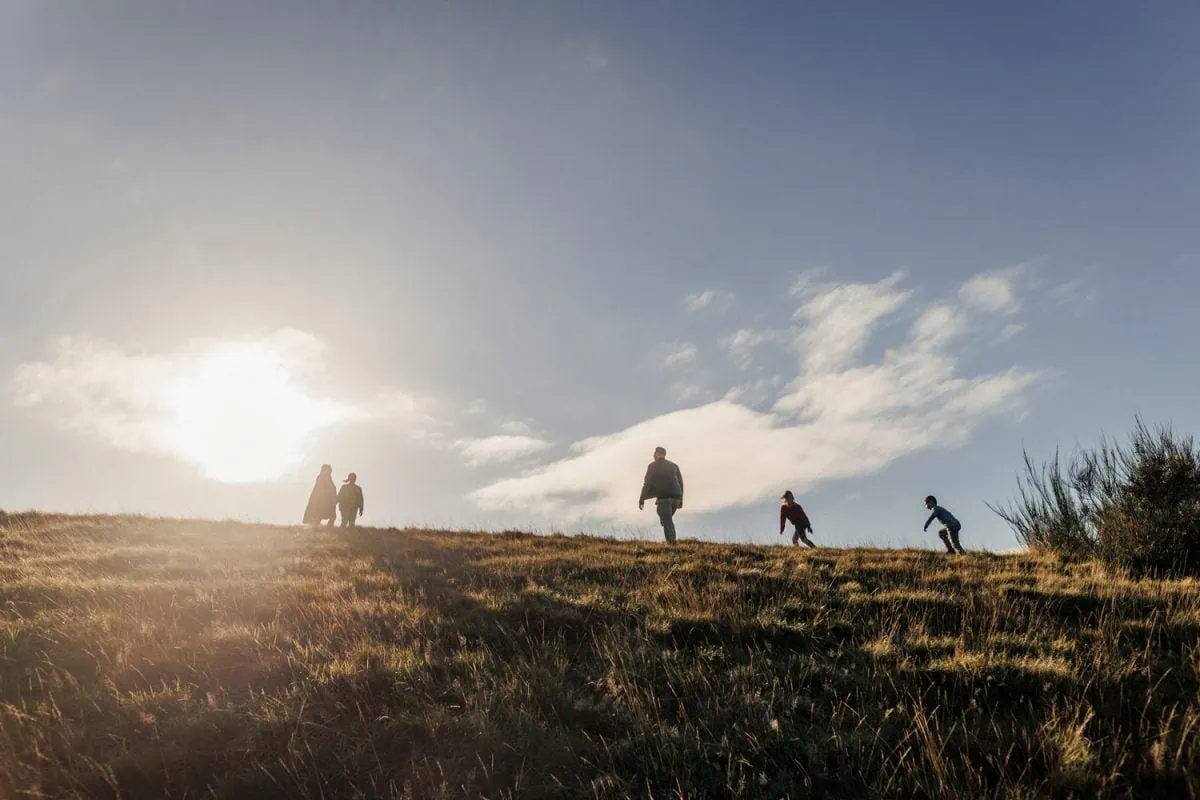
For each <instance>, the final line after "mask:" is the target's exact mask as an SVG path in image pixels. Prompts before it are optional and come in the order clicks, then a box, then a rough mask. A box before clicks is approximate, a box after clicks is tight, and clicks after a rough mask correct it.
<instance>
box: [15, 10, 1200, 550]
mask: <svg viewBox="0 0 1200 800" xmlns="http://www.w3.org/2000/svg"><path fill="white" fill-rule="evenodd" d="M1198 40H1200V5H1197V4H1196V3H1194V2H1190V1H1189V2H1171V1H1170V0H1164V1H1163V2H1156V3H1128V2H1120V3H1118V2H1105V0H1098V1H1093V2H1065V3H1056V4H1045V3H1033V2H1014V3H1005V4H992V5H990V6H983V5H979V4H963V3H923V2H912V3H891V2H840V3H834V2H796V3H776V2H756V1H755V0H745V1H744V2H738V3H727V2H700V1H699V0H688V1H687V2H685V1H684V0H640V1H639V2H632V1H631V2H618V1H617V0H614V1H613V2H605V3H595V2H572V1H571V0H545V2H542V1H541V0H523V1H522V2H519V3H466V2H461V3H460V2H437V3H433V2H428V3H426V2H414V3H398V2H347V3H338V4H331V3H307V2H257V3H241V2H229V1H226V0H214V1H212V2H204V3H184V2H178V1H175V2H171V1H164V2H159V1H155V2H150V1H149V0H147V1H146V2H118V1H116V0H113V1H112V2H90V1H88V2H85V1H84V0H79V1H78V2H67V1H65V0H63V1H57V2H41V1H40V0H0V108H2V109H3V113H2V114H0V181H2V184H0V185H2V186H3V191H2V192H0V316H2V318H3V320H4V325H3V327H0V392H2V394H0V434H2V441H3V448H2V449H0V507H3V508H6V509H9V510H12V509H27V508H38V509H45V510H55V511H64V512H128V513H145V514H151V515H168V516H201V517H212V518H233V519H245V520H262V521H267V522H277V523H282V524H291V523H295V522H298V520H299V518H300V516H301V514H302V512H303V509H304V505H305V502H306V500H307V497H308V492H309V490H310V488H311V486H312V483H313V480H314V478H315V477H316V475H317V472H318V470H319V468H320V465H321V464H322V463H325V462H328V463H331V464H332V465H333V467H334V471H335V473H337V477H338V478H339V479H340V478H341V477H343V475H344V473H346V472H349V471H351V470H353V471H355V472H357V473H358V475H359V482H360V484H361V485H362V486H363V488H364V493H365V499H366V504H365V511H366V514H365V516H364V519H363V520H362V522H363V523H364V524H375V525H395V526H405V525H435V526H448V527H466V528H474V529H488V530H503V529H508V528H519V529H525V530H537V531H541V532H547V533H549V532H564V533H573V532H589V533H599V534H604V535H617V536H643V537H648V538H654V537H658V536H660V535H661V534H660V533H659V532H658V531H657V528H656V522H657V520H656V519H655V516H654V512H653V510H652V508H647V509H646V510H645V511H641V512H639V510H638V508H637V495H638V491H639V489H640V483H641V479H642V475H643V472H644V470H645V467H646V464H647V462H648V461H649V460H650V457H651V453H652V451H653V449H654V447H655V446H656V445H660V444H661V445H663V446H665V447H666V448H667V449H668V454H669V457H670V458H671V459H672V460H674V461H676V462H677V463H678V464H679V465H680V467H681V469H682V472H683V476H684V479H685V484H686V497H685V504H684V508H683V510H681V511H680V512H679V515H678V517H677V520H676V523H677V527H678V529H679V531H680V535H681V536H683V537H697V538H702V539H709V540H725V541H738V542H756V543H779V542H780V541H781V540H780V539H779V538H778V536H777V530H778V511H777V508H778V498H779V495H780V494H781V493H782V491H783V490H785V489H792V490H793V491H795V492H796V494H797V495H798V497H799V500H800V502H801V503H802V504H803V505H804V506H805V508H806V509H807V510H808V512H809V515H810V517H811V518H812V521H813V523H814V528H815V531H816V535H815V537H814V538H815V540H816V541H817V542H818V543H820V544H823V545H833V546H849V545H880V546H917V547H931V546H933V545H934V544H937V542H936V539H935V537H934V536H933V534H932V532H930V533H925V532H923V531H922V525H923V524H924V521H925V517H926V512H925V511H924V505H923V499H924V497H925V495H927V494H930V493H932V494H936V495H937V496H938V498H939V500H941V501H942V503H943V505H945V506H946V507H948V508H949V509H950V510H951V511H952V512H954V513H955V515H956V516H958V518H959V519H960V520H961V521H962V523H963V542H964V544H965V545H966V546H967V547H968V548H971V547H976V548H979V547H983V548H988V549H991V550H1005V549H1009V548H1012V547H1014V546H1015V545H1016V542H1015V540H1014V539H1013V537H1012V535H1011V533H1010V532H1009V531H1008V530H1007V528H1006V527H1005V526H1004V524H1003V522H1002V521H1001V520H1000V519H999V518H997V517H996V516H995V515H994V514H993V513H992V512H991V511H989V509H988V506H987V504H988V503H997V502H1003V501H1005V500H1006V499H1007V498H1009V497H1010V496H1011V495H1012V494H1013V491H1014V490H1015V487H1016V476H1017V473H1018V471H1019V468H1020V467H1021V459H1022V453H1023V451H1025V450H1027V451H1028V452H1029V453H1030V454H1031V455H1032V456H1034V457H1035V458H1038V459H1042V458H1046V457H1050V456H1052V455H1053V454H1054V452H1055V449H1056V448H1063V449H1064V450H1065V451H1070V450H1072V449H1073V448H1075V447H1077V446H1080V445H1082V446H1086V445H1088V444H1089V443H1092V442H1095V441H1096V439H1097V438H1098V437H1099V436H1100V434H1101V433H1109V434H1114V435H1118V436H1119V435H1121V434H1123V433H1124V432H1125V431H1126V430H1128V429H1129V428H1130V427H1131V426H1132V423H1133V420H1134V417H1135V415H1136V414H1141V415H1142V416H1143V417H1144V418H1145V419H1146V421H1148V422H1151V423H1166V422H1171V423H1173V424H1174V425H1175V426H1176V427H1177V428H1179V429H1181V430H1185V431H1200V406H1197V404H1196V402H1195V398H1196V397H1197V396H1200V369H1198V368H1197V366H1196V360H1195V358H1194V356H1193V353H1192V350H1193V348H1194V343H1195V342H1196V341H1197V340H1198V339H1200V315H1197V313H1196V309H1197V307H1198V306H1197V301H1198V300H1200V225H1198V224H1197V220H1198V219H1200V213H1198V212H1200V48H1197V47H1196V46H1195V42H1196V41H1198Z"/></svg>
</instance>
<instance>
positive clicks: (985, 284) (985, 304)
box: [958, 267, 1024, 316]
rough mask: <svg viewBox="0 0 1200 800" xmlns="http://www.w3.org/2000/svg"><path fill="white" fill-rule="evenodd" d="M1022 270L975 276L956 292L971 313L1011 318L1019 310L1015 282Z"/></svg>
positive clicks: (1008, 270) (1014, 268)
mask: <svg viewBox="0 0 1200 800" xmlns="http://www.w3.org/2000/svg"><path fill="white" fill-rule="evenodd" d="M1023 271H1024V270H1023V269H1022V268H1021V267H1013V268H1011V269H1006V270H1000V271H998V272H986V273H984V274H982V275H976V276H975V277H974V278H972V279H971V280H969V281H967V282H966V283H964V284H963V285H962V287H961V288H960V289H959V290H958V296H959V298H960V299H961V300H962V302H963V305H965V306H967V308H969V309H971V310H973V311H981V312H984V313H988V314H1003V315H1006V316H1012V315H1013V314H1016V313H1017V312H1018V311H1020V310H1021V303H1020V301H1019V300H1017V292H1016V288H1015V285H1014V284H1015V282H1016V280H1017V278H1018V277H1019V276H1020V275H1021V274H1022V272H1023Z"/></svg>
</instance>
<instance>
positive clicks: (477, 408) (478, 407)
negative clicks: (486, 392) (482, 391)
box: [463, 397, 491, 417]
mask: <svg viewBox="0 0 1200 800" xmlns="http://www.w3.org/2000/svg"><path fill="white" fill-rule="evenodd" d="M490 407H491V406H489V405H488V401H487V400H484V399H483V398H482V397H477V398H476V399H474V400H472V401H471V402H470V403H467V407H466V408H465V409H463V413H464V414H466V415H467V416H469V417H478V416H479V415H481V414H486V413H487V412H488V409H489V408H490Z"/></svg>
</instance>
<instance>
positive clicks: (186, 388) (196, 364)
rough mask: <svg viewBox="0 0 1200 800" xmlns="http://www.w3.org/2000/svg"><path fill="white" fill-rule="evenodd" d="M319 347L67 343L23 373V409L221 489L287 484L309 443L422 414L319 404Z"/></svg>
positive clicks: (400, 401) (283, 341)
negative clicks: (147, 348)
mask: <svg viewBox="0 0 1200 800" xmlns="http://www.w3.org/2000/svg"><path fill="white" fill-rule="evenodd" d="M323 352H324V346H323V344H322V343H321V342H320V341H319V340H318V339H317V338H316V337H314V336H312V335H311V334H308V333H304V332H302V331H297V330H293V329H283V330H279V331H276V332H274V333H271V334H267V335H262V336H255V337H246V338H242V339H227V340H193V341H191V342H188V343H187V344H185V345H184V346H183V347H182V348H180V349H178V350H176V351H173V352H166V353H149V352H128V351H126V350H123V349H121V348H119V347H117V346H115V345H113V344H110V343H107V342H102V341H92V340H88V339H70V338H67V339H63V340H61V341H60V342H59V343H58V346H57V352H56V353H55V357H54V358H53V360H51V361H42V362H35V363H28V364H22V365H20V366H19V367H18V368H17V370H16V372H15V374H14V380H13V383H14V387H15V389H16V391H17V397H16V403H17V404H18V405H23V406H37V407H40V408H41V409H42V410H44V411H47V412H48V413H50V414H51V415H52V416H53V417H54V418H55V419H56V420H57V421H58V423H59V424H60V425H61V426H62V427H64V428H67V429H70V430H75V431H79V432H82V433H85V434H88V435H91V436H94V437H96V438H98V439H100V440H102V441H105V442H107V443H109V444H111V445H113V446H115V447H119V448H121V449H124V450H130V451H133V452H144V453H159V454H165V455H169V456H173V457H175V458H178V459H180V460H182V461H184V462H187V463H190V464H195V465H196V466H198V467H199V468H200V469H201V471H202V472H203V474H204V475H205V476H206V477H209V478H213V479H215V480H220V481H225V482H231V483H232V482H257V481H269V480H275V479H278V478H280V477H282V476H283V475H284V474H285V473H286V472H287V471H288V470H290V469H291V468H293V467H294V466H296V465H297V464H299V463H300V462H301V461H302V460H303V458H304V456H305V455H306V450H307V446H308V444H309V443H310V441H311V439H312V437H313V436H314V435H315V434H316V433H317V432H318V431H320V430H322V429H324V428H328V427H330V426H332V425H336V424H339V423H344V422H348V421H353V420H360V419H364V418H368V417H370V416H372V414H375V413H389V414H390V413H400V411H403V412H404V413H407V414H413V413H415V400H413V398H411V397H407V396H404V395H402V394H399V393H397V394H395V395H385V396H383V397H381V398H380V399H379V406H380V408H379V409H374V410H371V409H363V408H359V407H356V406H353V405H349V404H346V403H341V402H338V401H335V400H332V399H329V398H323V397H319V396H316V395H315V394H313V393H312V392H311V391H309V389H308V388H307V387H306V386H305V385H304V380H303V379H304V377H305V376H306V375H307V374H308V373H310V372H312V371H313V370H314V367H316V366H319V364H320V362H321V357H322V355H323Z"/></svg>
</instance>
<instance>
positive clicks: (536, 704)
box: [0, 515, 1200, 798]
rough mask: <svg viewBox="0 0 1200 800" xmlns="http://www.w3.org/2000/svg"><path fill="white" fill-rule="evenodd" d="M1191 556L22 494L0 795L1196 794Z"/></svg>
mask: <svg viewBox="0 0 1200 800" xmlns="http://www.w3.org/2000/svg"><path fill="white" fill-rule="evenodd" d="M1198 632H1200V584H1198V583H1197V582H1195V581H1192V580H1181V581H1152V580H1132V579H1130V578H1128V577H1127V576H1123V575H1121V574H1114V573H1110V572H1105V571H1104V570H1102V569H1101V568H1100V567H1098V566H1097V565H1095V564H1093V563H1090V562H1070V561H1064V560H1059V559H1055V558H1050V557H1044V558H1043V557H1033V556H1026V555H1002V556H1001V555H987V554H969V555H967V556H965V557H956V558H949V559H948V558H947V557H945V556H942V555H940V554H934V553H933V552H920V551H869V550H838V549H827V550H817V551H809V552H799V551H796V550H794V549H790V548H783V547H774V548H767V547H749V546H737V545H719V544H706V543H698V542H683V543H682V544H680V545H679V546H678V547H676V548H673V549H671V548H668V547H666V546H664V545H661V544H657V543H642V542H617V541H611V540H605V539H591V538H586V537H580V538H563V537H535V536H531V535H524V534H504V535H484V534H470V533H448V532H437V531H420V530H371V529H358V530H356V531H353V532H345V531H341V530H337V531H327V530H306V529H300V528H277V527H267V526H249V525H242V524H235V523H212V522H193V521H172V520H153V519H142V518H129V517H121V518H119V517H91V518H80V517H64V516H52V515H14V516H12V517H10V518H9V519H8V520H7V522H6V523H5V524H4V526H3V527H0V700H2V701H3V708H2V711H0V725H2V738H0V796H2V797H25V796H35V797H42V796H44V797H55V798H68V797H122V798H141V797H173V798H182V797H218V798H242V797H253V798H264V797H298V798H334V797H337V798H344V797H390V796H396V797H489V798H505V797H564V798H567V797H571V798H573V797H603V798H609V797H627V796H628V797H646V796H652V797H656V798H668V797H722V796H729V797H771V798H780V797H792V798H795V797H857V798H873V797H913V798H919V797H929V798H935V797H936V798H952V797H953V798H963V797H972V798H987V797H1022V798H1035V797H1071V796H1079V797H1084V796H1087V797H1093V796H1096V795H1097V794H1101V795H1104V796H1146V797H1149V796H1156V797H1184V796H1189V795H1190V796H1192V797H1195V796H1197V794H1198V793H1200V744H1198V738H1197V737H1198V735H1200V726H1198V724H1197V723H1198V722H1200V698H1198V695H1197V689H1198V688H1200V682H1198V680H1197V667H1198V665H1200V645H1198V643H1197V633H1198Z"/></svg>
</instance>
